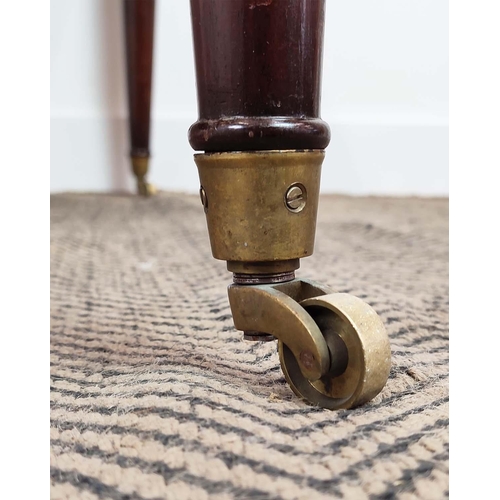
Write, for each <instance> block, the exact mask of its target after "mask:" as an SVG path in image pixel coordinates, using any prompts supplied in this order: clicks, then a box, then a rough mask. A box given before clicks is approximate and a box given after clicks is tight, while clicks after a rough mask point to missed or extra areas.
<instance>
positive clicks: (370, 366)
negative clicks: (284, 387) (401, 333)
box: [278, 293, 391, 410]
mask: <svg viewBox="0 0 500 500" xmlns="http://www.w3.org/2000/svg"><path fill="white" fill-rule="evenodd" d="M300 305H301V306H302V307H303V308H304V309H305V310H306V311H307V312H308V313H309V314H310V315H311V317H312V318H313V320H314V321H315V322H316V324H317V325H318V327H319V329H320V330H321V333H322V334H323V336H324V338H325V341H326V344H327V346H328V350H329V353H330V369H329V371H327V372H326V373H325V374H324V375H323V376H322V377H321V378H319V379H318V380H309V379H307V378H306V377H305V376H304V375H303V374H302V372H301V370H300V367H299V364H298V363H297V361H296V359H295V357H294V354H293V352H292V351H291V350H290V349H289V348H288V347H287V345H286V344H285V343H284V342H282V341H279V342H278V351H279V358H280V363H281V369H282V370H283V373H284V375H285V378H286V380H287V382H288V383H289V384H290V387H291V388H292V390H293V392H295V394H297V396H299V397H301V398H302V399H304V400H306V401H308V402H309V403H312V404H315V405H318V406H321V407H323V408H329V409H332V410H336V409H339V408H352V407H355V406H359V405H361V404H363V403H366V402H368V401H370V400H371V399H373V398H374V397H375V396H376V395H377V394H378V393H379V392H380V391H381V390H382V389H383V387H384V386H385V383H386V382H387V378H388V376H389V371H390V368H391V348H390V345H389V338H388V336H387V333H386V331H385V328H384V324H383V323H382V321H381V319H380V317H379V316H378V315H377V313H376V312H375V311H374V310H373V309H372V308H371V307H370V306H369V305H368V304H366V303H365V302H363V301H362V300H361V299H359V298H358V297H355V296H353V295H349V294H346V293H333V294H329V295H323V296H322V297H314V298H311V299H307V300H304V301H302V302H301V303H300Z"/></svg>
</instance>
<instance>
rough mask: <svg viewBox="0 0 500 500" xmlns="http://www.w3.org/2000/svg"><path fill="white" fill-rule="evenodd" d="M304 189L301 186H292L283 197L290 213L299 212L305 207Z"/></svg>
mask: <svg viewBox="0 0 500 500" xmlns="http://www.w3.org/2000/svg"><path fill="white" fill-rule="evenodd" d="M306 199H307V196H306V188H305V187H304V186H303V185H302V184H292V185H291V186H290V187H289V188H288V190H287V192H286V195H285V205H286V207H287V208H288V210H290V211H291V212H300V211H301V210H302V209H303V208H304V207H305V205H306Z"/></svg>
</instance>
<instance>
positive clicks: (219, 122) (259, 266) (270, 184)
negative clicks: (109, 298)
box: [189, 0, 390, 409]
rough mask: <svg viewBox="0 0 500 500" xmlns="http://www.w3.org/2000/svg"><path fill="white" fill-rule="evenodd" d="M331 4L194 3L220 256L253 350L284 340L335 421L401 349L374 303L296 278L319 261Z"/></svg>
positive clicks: (299, 380) (293, 379)
mask: <svg viewBox="0 0 500 500" xmlns="http://www.w3.org/2000/svg"><path fill="white" fill-rule="evenodd" d="M324 9H325V0H274V1H272V2H267V1H266V2H261V1H256V0H231V1H227V0H191V17H192V26H193V38H194V52H195V63H196V76H197V78H196V79H197V93H198V107H199V119H198V121H197V122H196V123H194V124H193V125H192V126H191V128H190V130H189V141H190V144H191V146H192V147H193V149H195V150H196V151H202V153H199V154H195V162H196V165H197V167H198V172H199V177H200V183H201V187H200V197H201V202H202V204H203V207H204V210H205V215H206V219H207V225H208V233H209V237H210V244H211V247H212V254H213V256H214V257H215V258H216V259H220V260H224V261H226V262H227V268H228V270H229V271H231V272H232V273H233V284H232V285H230V286H229V291H228V293H229V302H230V305H231V311H232V314H233V319H234V325H235V327H236V328H237V329H238V330H242V331H243V332H244V338H245V339H247V340H256V341H267V340H274V339H277V340H278V352H279V359H280V363H281V367H282V370H283V373H284V375H285V378H286V380H287V381H288V383H289V384H290V386H291V388H292V390H293V391H294V392H295V393H296V394H297V395H298V396H299V397H301V398H303V399H304V400H306V401H307V402H309V403H311V404H314V405H318V406H321V407H324V408H330V409H337V408H351V407H354V406H357V405H360V404H363V403H365V402H367V401H369V400H370V399H372V398H373V397H374V396H375V395H377V394H378V393H379V392H380V391H381V389H382V388H383V387H384V385H385V383H386V381H387V378H388V375H389V370H390V346H389V341H388V337H387V333H386V331H385V328H384V325H383V324H382V321H381V320H380V318H379V317H378V316H377V314H376V313H375V311H374V310H373V309H372V308H371V307H370V306H369V305H368V304H365V303H364V302H363V301H362V300H360V299H358V298H357V297H353V296H351V295H348V294H344V293H334V292H333V290H331V289H330V288H328V287H326V286H323V285H320V284H319V283H315V282H312V281H308V280H305V279H297V278H296V277H295V271H296V269H298V268H299V266H300V259H301V258H304V257H308V256H310V255H312V253H313V250H314V238H315V232H316V216H317V211H318V200H319V187H320V177H321V165H322V163H323V158H324V154H325V153H324V149H325V148H326V146H327V145H328V143H329V140H330V130H329V128H328V125H327V124H326V123H325V122H324V121H323V120H321V118H320V117H319V101H320V76H321V54H322V46H323V25H324Z"/></svg>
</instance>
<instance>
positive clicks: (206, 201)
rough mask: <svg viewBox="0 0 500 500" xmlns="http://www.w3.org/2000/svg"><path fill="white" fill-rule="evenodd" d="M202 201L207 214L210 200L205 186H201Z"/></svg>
mask: <svg viewBox="0 0 500 500" xmlns="http://www.w3.org/2000/svg"><path fill="white" fill-rule="evenodd" d="M200 200H201V204H202V205H203V208H204V209H205V212H206V211H207V210H208V198H207V193H206V192H205V190H204V189H203V186H200Z"/></svg>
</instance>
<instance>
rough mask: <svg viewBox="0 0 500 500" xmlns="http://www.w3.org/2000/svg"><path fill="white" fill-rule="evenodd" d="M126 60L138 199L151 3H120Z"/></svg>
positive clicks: (144, 165)
mask: <svg viewBox="0 0 500 500" xmlns="http://www.w3.org/2000/svg"><path fill="white" fill-rule="evenodd" d="M123 8H124V20H125V46H126V56H127V84H128V109H129V130H130V146H131V147H130V157H131V161H132V170H133V172H134V175H135V176H136V178H137V189H138V192H139V193H140V194H141V195H144V196H147V195H149V194H151V193H152V186H151V185H150V184H148V183H147V181H146V175H147V172H148V165H149V157H150V152H149V130H150V112H151V80H152V69H153V31H154V10H155V0H123Z"/></svg>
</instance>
